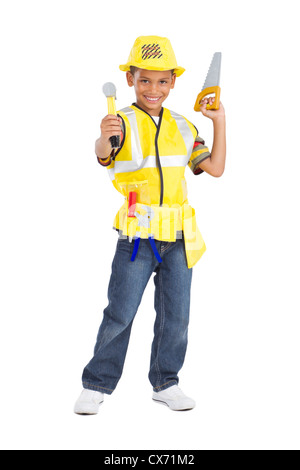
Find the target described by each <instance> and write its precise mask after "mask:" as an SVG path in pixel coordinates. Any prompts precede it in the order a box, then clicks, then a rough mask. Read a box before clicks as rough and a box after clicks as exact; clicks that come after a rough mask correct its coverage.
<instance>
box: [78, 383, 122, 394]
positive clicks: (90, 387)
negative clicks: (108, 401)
mask: <svg viewBox="0 0 300 470" xmlns="http://www.w3.org/2000/svg"><path fill="white" fill-rule="evenodd" d="M82 384H83V388H86V389H88V390H94V392H102V393H106V394H107V395H111V394H112V393H113V391H114V390H112V389H111V388H105V387H100V386H99V385H94V384H91V383H89V382H82Z"/></svg>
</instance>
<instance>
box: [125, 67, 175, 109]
mask: <svg viewBox="0 0 300 470" xmlns="http://www.w3.org/2000/svg"><path fill="white" fill-rule="evenodd" d="M126 76H127V82H128V85H129V86H131V87H132V86H134V89H135V94H136V103H137V105H138V106H139V107H140V108H142V109H143V110H144V111H146V112H147V113H148V114H150V115H151V116H159V114H160V111H161V108H162V103H163V102H164V101H165V100H166V99H167V97H168V96H169V93H170V90H171V89H172V88H174V86H175V80H176V75H175V74H172V72H171V70H167V71H157V70H144V69H136V71H135V73H134V75H132V74H131V73H130V72H127V74H126Z"/></svg>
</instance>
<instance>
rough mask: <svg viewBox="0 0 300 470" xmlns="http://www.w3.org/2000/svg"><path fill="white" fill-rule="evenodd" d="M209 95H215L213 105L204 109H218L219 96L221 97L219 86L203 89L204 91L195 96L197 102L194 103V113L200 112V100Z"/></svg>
mask: <svg viewBox="0 0 300 470" xmlns="http://www.w3.org/2000/svg"><path fill="white" fill-rule="evenodd" d="M211 93H215V95H216V96H215V101H214V103H213V104H212V105H211V106H210V105H209V104H208V105H207V106H206V109H219V107H220V96H221V88H220V87H219V86H211V87H209V88H205V89H204V90H202V91H201V93H199V95H198V96H197V100H196V103H195V107H194V110H195V111H200V108H201V104H200V103H201V100H203V98H204V97H205V96H207V95H210V94H211Z"/></svg>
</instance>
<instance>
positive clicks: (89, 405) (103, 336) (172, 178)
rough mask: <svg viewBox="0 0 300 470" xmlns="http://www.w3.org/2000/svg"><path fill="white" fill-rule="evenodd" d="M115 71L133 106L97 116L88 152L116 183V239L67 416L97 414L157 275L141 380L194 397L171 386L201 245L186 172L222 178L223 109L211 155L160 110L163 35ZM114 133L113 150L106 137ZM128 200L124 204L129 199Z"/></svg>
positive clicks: (171, 397) (168, 78)
mask: <svg viewBox="0 0 300 470" xmlns="http://www.w3.org/2000/svg"><path fill="white" fill-rule="evenodd" d="M120 69H121V70H122V71H125V72H126V77H127V82H128V85H129V86H130V87H134V89H135V93H136V103H134V104H133V105H132V106H130V107H128V108H125V109H123V110H122V111H120V112H119V113H118V116H112V115H108V116H106V117H105V118H104V119H103V121H102V123H101V137H100V138H99V139H98V140H97V141H96V149H95V150H96V155H97V157H98V161H99V163H100V164H101V165H103V166H106V167H107V168H108V171H109V174H110V177H111V179H112V182H113V184H114V186H115V188H116V189H117V190H118V191H119V192H120V193H121V194H123V195H124V196H125V203H124V205H123V207H122V208H121V209H120V211H119V212H118V214H117V216H116V218H115V222H114V228H115V229H116V230H118V232H119V235H120V236H119V240H118V243H117V249H116V253H115V257H114V261H113V264H112V274H111V279H110V283H109V289H108V299H109V305H108V307H107V308H106V309H105V310H104V316H103V321H102V324H101V326H100V329H99V333H98V338H97V343H96V347H95V352H94V357H93V358H92V359H91V361H90V362H89V364H88V365H87V366H86V367H85V369H84V372H83V386H84V390H83V392H82V394H81V396H80V397H79V399H78V401H77V402H76V405H75V413H78V414H97V413H98V410H99V406H100V404H101V403H102V402H103V400H104V395H105V394H111V393H112V392H113V391H114V389H115V388H116V386H117V383H118V381H119V379H120V377H121V374H122V371H123V365H124V361H125V356H126V352H127V347H128V342H129V337H130V332H131V327H132V323H133V320H134V317H135V314H136V312H137V310H138V307H139V304H140V301H141V298H142V295H143V292H144V289H145V287H146V285H147V283H148V281H149V279H150V277H151V275H152V273H155V277H154V283H155V310H156V321H155V325H154V340H153V344H152V353H151V363H150V372H149V380H150V382H151V384H152V387H153V400H155V401H156V402H159V403H163V404H166V405H167V406H169V408H170V409H172V410H190V409H192V408H194V407H195V402H194V400H192V399H191V398H189V397H187V396H186V395H185V394H184V393H183V392H182V391H181V389H180V388H179V387H178V382H179V378H178V372H179V371H180V369H181V368H182V365H183V363H184V358H185V353H186V348H187V337H188V324H189V309H190V289H191V280H192V267H193V266H194V265H195V264H196V263H197V261H198V260H199V259H200V257H201V256H202V254H203V253H204V251H205V244H204V241H203V239H202V237H201V234H200V232H199V230H198V229H197V225H196V221H195V212H194V210H193V209H192V208H191V206H190V205H189V204H188V201H187V191H186V182H185V178H184V172H185V167H186V165H189V167H190V168H191V170H192V171H193V173H194V174H200V173H202V172H203V171H205V172H207V173H209V174H210V175H212V176H216V177H217V176H221V175H222V173H223V171H224V167H225V153H226V149H225V147H226V143H225V113H224V108H223V106H222V104H220V108H219V110H214V111H212V110H207V109H206V106H207V104H208V103H209V104H212V103H213V101H214V99H213V98H209V99H204V100H203V101H202V107H201V111H202V114H203V115H204V116H206V117H208V118H210V119H212V121H213V124H214V143H213V148H212V152H211V153H209V151H208V149H207V147H205V145H204V141H203V140H202V139H201V138H200V137H199V136H198V131H197V129H196V128H195V127H194V126H193V124H191V123H190V122H189V121H188V120H187V119H185V118H184V117H183V116H180V115H178V114H176V113H174V112H173V111H169V110H168V109H165V108H163V107H162V104H163V102H164V101H165V100H166V98H167V97H168V95H169V93H170V90H171V89H173V88H174V86H175V81H176V77H179V76H180V75H182V73H183V72H184V69H183V68H182V67H178V66H177V62H176V58H175V55H174V52H173V49H172V46H171V44H170V42H169V40H168V39H167V38H161V37H157V36H143V37H140V38H138V39H137V40H136V41H135V43H134V46H133V48H132V50H131V53H130V56H129V59H128V62H127V63H126V64H125V65H121V66H120ZM117 135H118V136H121V148H119V149H118V150H117V151H115V150H112V147H111V143H110V137H111V136H117ZM129 201H130V202H129Z"/></svg>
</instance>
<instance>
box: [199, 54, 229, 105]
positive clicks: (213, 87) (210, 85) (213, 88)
mask: <svg viewBox="0 0 300 470" xmlns="http://www.w3.org/2000/svg"><path fill="white" fill-rule="evenodd" d="M221 61H222V53H221V52H215V53H214V55H213V58H212V62H211V64H210V67H209V70H208V73H207V76H206V80H205V83H204V85H203V88H202V91H201V93H199V95H198V96H197V100H196V103H195V107H194V110H195V111H200V108H201V104H200V103H201V100H203V98H205V96H207V95H211V94H215V101H214V103H213V104H212V105H209V104H208V105H207V106H206V109H219V107H220V95H221V88H220V75H221Z"/></svg>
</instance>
